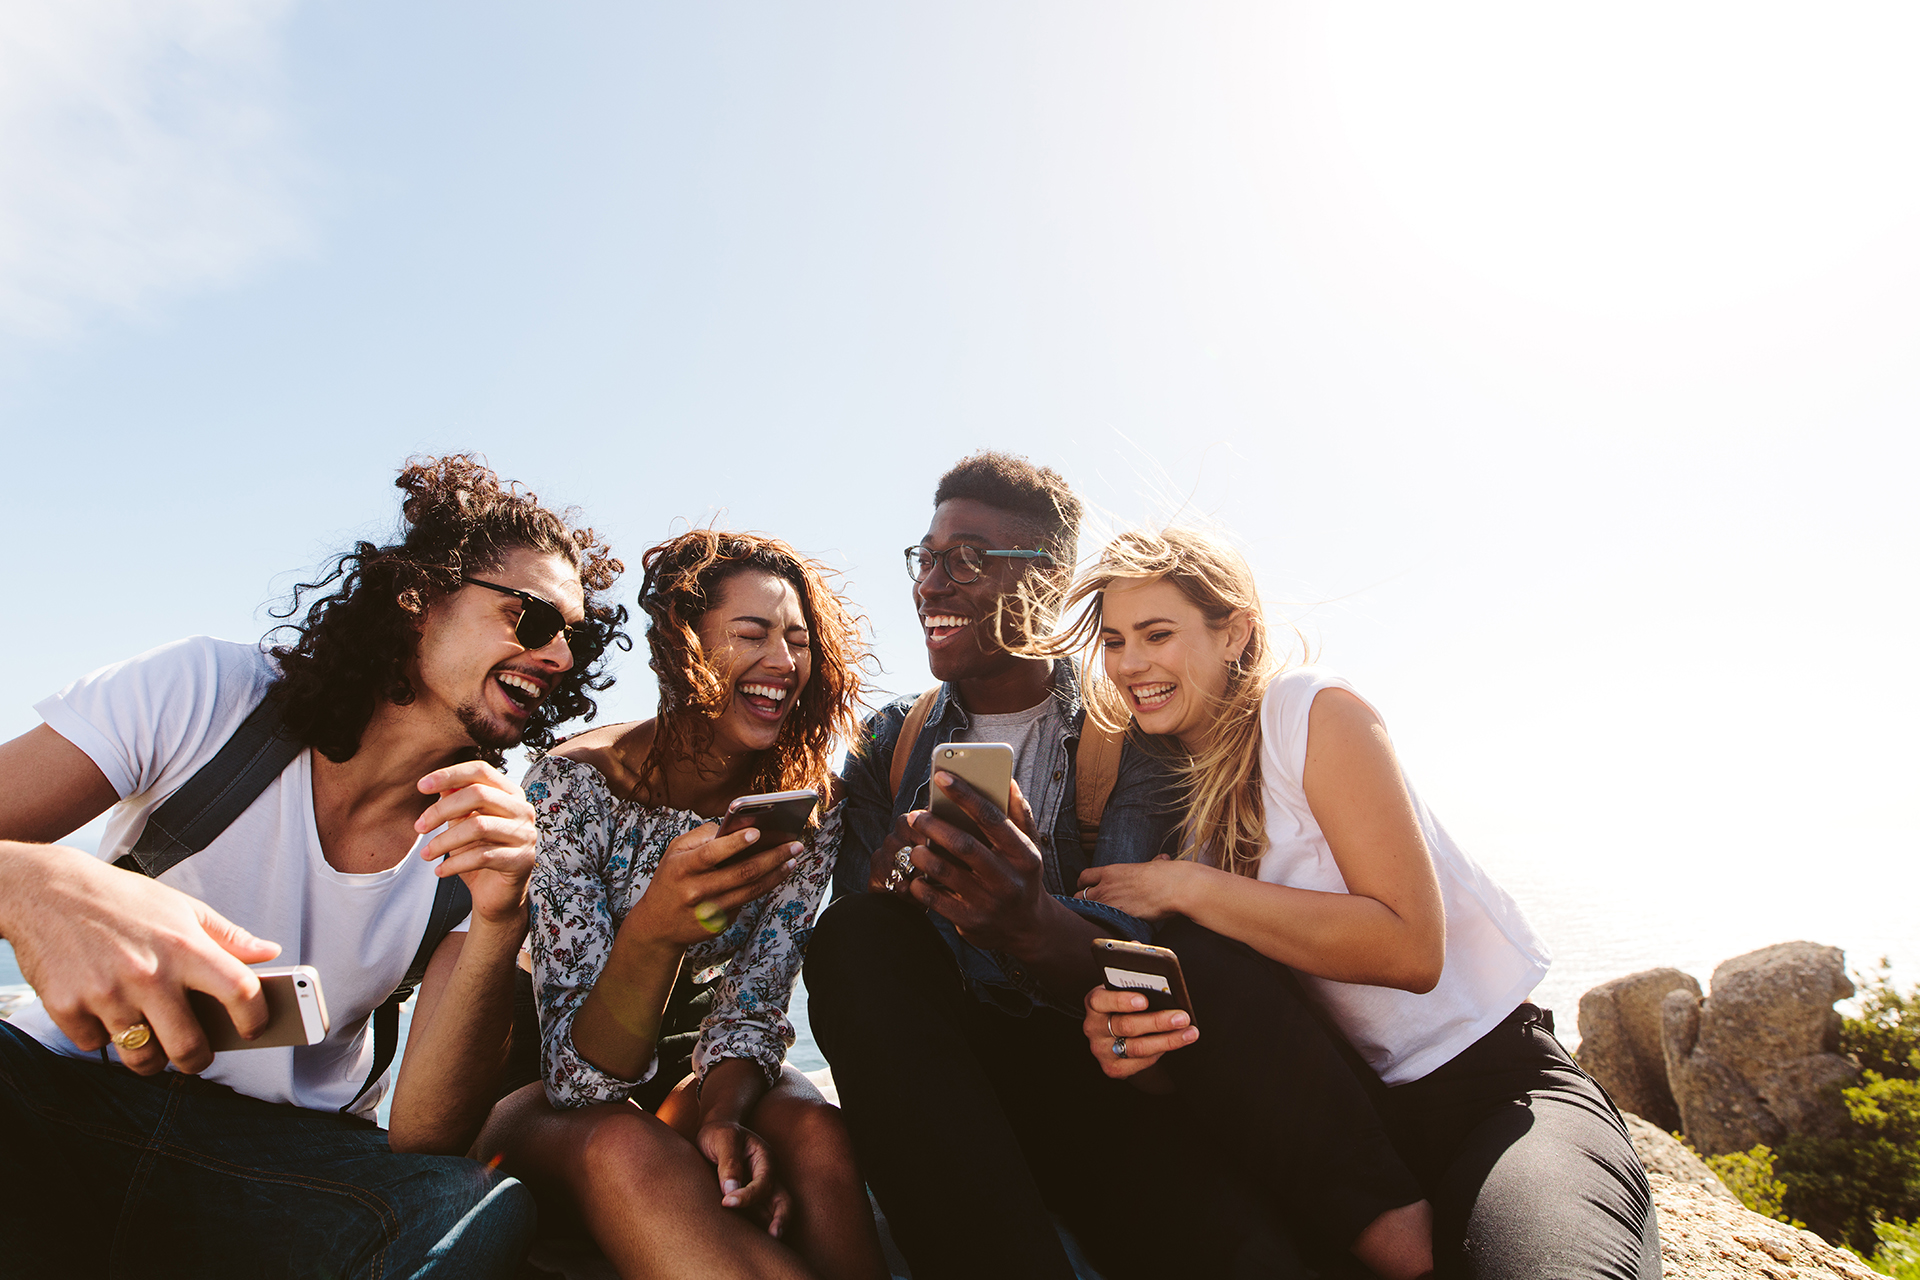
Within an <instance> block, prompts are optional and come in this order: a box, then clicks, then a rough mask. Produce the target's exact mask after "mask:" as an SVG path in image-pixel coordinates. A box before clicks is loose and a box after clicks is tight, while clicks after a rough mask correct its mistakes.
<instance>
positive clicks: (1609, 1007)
mask: <svg viewBox="0 0 1920 1280" xmlns="http://www.w3.org/2000/svg"><path fill="white" fill-rule="evenodd" d="M1669 991H1686V992H1688V993H1689V994H1691V995H1692V996H1693V997H1694V998H1695V999H1696V1000H1697V999H1698V998H1699V995H1700V983H1699V981H1698V980H1696V979H1695V978H1694V976H1693V975H1692V974H1690V973H1684V972H1682V971H1681V970H1679V969H1647V970H1643V971H1642V972H1640V973H1630V974H1628V975H1627V976H1626V977H1624V978H1615V979H1614V980H1613V981H1611V982H1603V983H1601V984H1600V985H1599V986H1597V987H1595V988H1594V989H1593V990H1591V991H1589V992H1587V994H1585V995H1583V996H1581V997H1580V1052H1579V1055H1578V1056H1579V1059H1580V1066H1581V1068H1582V1069H1583V1070H1585V1071H1586V1073H1587V1074H1588V1075H1590V1076H1592V1077H1593V1078H1594V1079H1595V1080H1598V1081H1599V1082H1600V1087H1601V1088H1603V1089H1605V1090H1606V1091H1607V1093H1608V1094H1609V1095H1611V1096H1612V1098H1613V1101H1614V1103H1615V1105H1617V1106H1618V1107H1619V1108H1620V1109H1621V1110H1622V1111H1631V1112H1633V1113H1634V1114H1635V1115H1640V1116H1645V1117H1647V1119H1649V1120H1651V1121H1652V1122H1653V1123H1654V1124H1656V1125H1658V1126H1660V1127H1661V1128H1662V1129H1678V1128H1679V1127H1680V1110H1679V1108H1678V1106H1676V1105H1675V1103H1674V1100H1673V1090H1672V1089H1670V1088H1669V1087H1668V1086H1667V1063H1666V1053H1665V1050H1664V1049H1663V1048H1662V1047H1661V1045H1662V1039H1661V1024H1660V1002H1661V1001H1663V1000H1665V999H1666V997H1667V993H1668V992H1669Z"/></svg>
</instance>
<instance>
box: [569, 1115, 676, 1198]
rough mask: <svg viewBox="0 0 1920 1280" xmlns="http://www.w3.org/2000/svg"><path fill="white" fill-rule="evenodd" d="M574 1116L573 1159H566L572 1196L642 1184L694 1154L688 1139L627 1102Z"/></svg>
mask: <svg viewBox="0 0 1920 1280" xmlns="http://www.w3.org/2000/svg"><path fill="white" fill-rule="evenodd" d="M576 1114H577V1115H578V1119H577V1120H575V1121H574V1128H575V1132H574V1135H573V1138H574V1142H573V1146H574V1158H573V1159H572V1160H571V1161H569V1164H570V1166H571V1174H572V1180H573V1182H574V1191H575V1193H576V1194H579V1195H585V1194H586V1193H587V1192H589V1191H590V1190H591V1189H593V1188H594V1187H602V1188H609V1187H611V1188H631V1187H633V1186H636V1185H644V1183H645V1182H646V1181H647V1180H650V1179H653V1178H657V1177H659V1176H661V1175H662V1174H663V1173H664V1172H665V1171H666V1170H667V1169H669V1168H671V1167H672V1166H673V1165H674V1164H675V1163H676V1162H684V1161H685V1159H686V1158H687V1157H688V1156H689V1155H692V1154H694V1153H693V1148H692V1147H691V1146H689V1145H688V1144H687V1141H686V1139H684V1138H682V1137H681V1136H680V1135H679V1134H677V1133H675V1132H674V1131H673V1130H672V1129H669V1128H668V1127H667V1126H666V1125H665V1124H664V1123H662V1122H661V1121H659V1120H657V1119H655V1118H654V1117H653V1116H650V1115H648V1114H647V1113H646V1112H644V1111H641V1110H640V1109H639V1108H637V1107H634V1106H630V1105H628V1104H627V1103H609V1104H606V1105H604V1106H598V1107H591V1108H587V1109H585V1110H582V1111H580V1112H578V1113H576Z"/></svg>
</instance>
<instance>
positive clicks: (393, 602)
mask: <svg viewBox="0 0 1920 1280" xmlns="http://www.w3.org/2000/svg"><path fill="white" fill-rule="evenodd" d="M394 484H395V485H396V486H397V487H398V488H399V489H400V490H401V491H402V492H404V493H405V494H406V495H407V496H406V499H405V501H404V502H403V503H402V504H401V508H400V510H401V518H402V521H403V524H404V527H405V532H404V533H403V535H402V537H401V540H400V541H399V542H396V543H392V544H390V545H388V546H383V547H382V546H375V545H374V544H373V543H371V542H359V543H355V544H354V548H353V550H351V551H349V552H347V553H345V554H344V555H341V556H339V557H338V558H336V559H335V560H334V561H333V562H332V565H331V567H330V569H329V571H328V572H327V573H326V574H324V575H323V576H322V577H320V578H319V579H318V580H317V581H314V582H303V583H301V584H300V585H299V586H297V587H295V588H294V591H293V599H292V600H291V601H289V602H288V604H287V607H286V610H285V611H284V612H281V611H279V610H275V612H274V616H275V617H279V618H291V617H293V616H294V614H295V613H296V612H298V611H299V608H300V603H301V598H302V597H303V596H306V595H307V594H308V593H310V592H315V591H322V590H326V591H327V593H326V594H325V595H323V596H321V597H320V598H319V599H317V600H315V601H313V603H312V604H311V605H310V606H309V607H308V609H307V611H306V618H305V620H304V621H302V622H298V623H293V622H289V623H284V624H282V625H281V626H279V627H276V628H274V630H273V632H270V633H269V638H271V637H272V636H273V635H275V634H278V633H280V632H284V631H292V632H294V633H295V638H294V639H293V641H292V642H291V643H288V644H280V645H275V646H274V647H273V650H272V653H273V656H274V658H275V660H276V661H278V663H279V664H280V678H279V679H278V680H277V681H276V682H275V684H274V687H273V689H272V691H271V693H270V695H269V696H271V697H274V698H276V699H278V700H279V702H280V707H281V719H282V721H283V722H284V723H285V724H286V726H287V727H288V728H289V729H291V730H292V731H293V732H294V734H295V735H297V736H298V737H299V739H300V740H301V741H302V742H305V743H307V744H308V745H309V746H311V747H313V748H314V749H315V750H317V751H320V752H321V753H323V754H324V755H325V756H326V757H327V758H328V759H329V760H334V761H342V760H346V759H349V758H350V757H351V756H352V755H353V754H354V752H356V751H358V750H359V749H360V737H361V735H362V734H363V733H365V732H366V728H367V722H368V721H369V720H371V719H372V718H373V713H374V711H375V710H376V709H377V708H378V707H379V705H380V704H381V702H382V701H386V702H391V703H393V704H395V705H396V706H406V705H408V704H409V703H411V702H412V701H413V699H414V690H413V685H412V684H411V683H410V682H409V681H408V680H407V666H408V664H409V662H410V661H411V660H412V658H413V656H414V653H415V651H416V649H417V647H418V645H419V639H420V633H419V630H418V628H419V624H420V620H421V619H422V618H423V617H425V616H426V613H427V610H428V608H429V607H430V606H431V605H432V604H433V602H434V601H435V600H438V599H439V598H441V597H442V596H445V595H448V594H449V593H451V592H454V591H458V590H460V586H461V583H460V579H461V576H462V575H463V574H469V573H484V572H486V571H488V570H490V569H497V568H498V567H499V566H500V564H501V562H502V561H503V560H504V559H505V558H506V556H507V555H508V554H509V553H510V552H512V551H514V550H516V549H518V548H525V549H527V550H529V551H535V552H539V553H540V554H542V555H554V556H559V557H560V558H561V559H563V560H565V561H566V562H567V563H568V564H570V565H572V566H573V567H574V568H575V569H577V570H579V573H580V583H581V586H582V587H584V588H585V592H586V614H587V616H586V621H585V622H584V623H582V624H576V625H575V626H574V628H573V632H574V635H575V637H576V639H575V640H574V642H573V647H574V649H575V653H576V658H577V657H578V655H582V654H589V655H592V656H591V658H590V660H587V661H579V660H576V661H575V663H574V665H573V666H572V667H570V668H568V669H567V671H566V672H564V673H563V674H562V675H561V676H560V678H559V679H558V680H557V681H556V682H555V683H554V687H553V690H552V692H551V693H550V694H549V695H548V696H547V698H546V699H545V700H544V701H542V702H541V703H540V705H539V706H538V707H537V708H535V710H534V712H533V714H532V716H530V717H529V718H528V720H527V725H526V729H525V731H524V732H523V733H522V735H521V741H522V742H523V743H525V744H526V745H527V746H530V747H534V748H536V749H538V748H544V747H546V746H548V745H550V744H551V743H552V741H553V737H554V734H553V730H554V727H555V726H556V725H560V724H564V723H566V722H567V721H569V720H572V719H574V718H575V717H576V716H584V717H585V718H586V719H588V720H591V719H593V717H594V702H593V699H592V697H590V696H589V694H590V693H597V692H599V691H601V690H603V689H606V688H607V687H608V686H610V685H612V683H613V677H612V676H610V675H608V674H606V657H605V654H606V651H607V649H608V648H610V647H611V646H614V645H618V646H619V647H621V648H622V649H630V648H632V647H633V641H632V640H631V639H630V638H629V637H628V636H627V634H626V633H625V632H624V631H622V630H621V629H620V628H621V625H622V624H623V623H625V622H626V620H627V611H626V609H625V608H624V607H622V606H619V605H608V604H606V603H604V602H602V601H599V600H597V599H595V593H596V592H600V591H604V590H606V589H607V588H608V587H610V586H612V585H613V581H614V579H615V578H617V577H618V576H619V575H620V573H621V571H622V570H623V569H624V568H625V566H624V565H622V564H621V563H620V562H619V561H618V560H616V559H614V558H613V555H612V553H611V551H610V550H609V548H608V547H607V545H606V544H605V543H604V542H602V541H601V540H600V539H599V538H598V537H597V536H596V535H595V534H594V532H593V530H592V529H588V528H584V527H581V526H580V525H578V524H577V523H576V520H577V517H578V513H577V512H575V511H573V510H566V511H558V512H556V511H552V510H549V509H548V508H546V507H543V506H541V505H540V500H539V498H537V497H536V496H535V495H534V494H531V493H528V492H526V491H524V490H522V489H521V488H520V486H519V485H517V484H514V483H512V482H508V483H507V484H505V485H502V484H501V482H500V478H499V477H498V476H497V475H495V474H494V473H493V471H492V470H491V469H489V468H488V467H487V465H486V463H485V462H484V461H482V460H481V459H480V458H479V457H478V456H476V455H474V454H470V453H456V454H450V455H448V456H447V457H444V458H410V459H408V461H407V465H406V466H405V467H403V468H401V471H400V476H399V478H398V479H397V480H395V481H394ZM328 588H331V590H327V589H328ZM478 754H479V756H480V758H482V759H485V760H487V761H489V762H490V763H492V764H494V765H496V766H498V765H499V764H500V763H501V753H500V751H499V749H498V748H491V747H481V748H480V749H479V752H478Z"/></svg>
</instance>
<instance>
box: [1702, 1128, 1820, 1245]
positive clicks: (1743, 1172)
mask: <svg viewBox="0 0 1920 1280" xmlns="http://www.w3.org/2000/svg"><path fill="white" fill-rule="evenodd" d="M1706 1161H1707V1168H1709V1169H1711V1170H1713V1172H1714V1174H1715V1175H1716V1176H1717V1177H1719V1179H1720V1181H1722V1182H1724V1183H1725V1184H1726V1185H1727V1190H1729V1191H1731V1192H1733V1194H1734V1195H1735V1196H1736V1197H1737V1198H1738V1199H1739V1201H1740V1203H1741V1204H1743V1205H1745V1206H1747V1208H1749V1209H1751V1210H1753V1211H1754V1212H1755V1213H1763V1214H1765V1215H1766V1216H1767V1217H1769V1218H1778V1219H1780V1221H1782V1222H1786V1221H1788V1220H1789V1219H1788V1218H1787V1217H1786V1215H1785V1214H1783V1213H1782V1212H1781V1207H1782V1205H1781V1202H1782V1201H1783V1200H1784V1199H1785V1198H1786V1194H1787V1184H1786V1183H1784V1182H1782V1181H1780V1179H1779V1178H1777V1177H1775V1176H1774V1155H1773V1149H1772V1148H1771V1147H1769V1146H1767V1145H1766V1144H1765V1143H1761V1144H1760V1145H1759V1146H1757V1147H1755V1148H1754V1149H1753V1150H1751V1151H1734V1152H1730V1153H1728V1154H1727V1155H1724V1156H1708V1157H1706ZM1795 1225H1798V1224H1797V1223H1796V1224H1795Z"/></svg>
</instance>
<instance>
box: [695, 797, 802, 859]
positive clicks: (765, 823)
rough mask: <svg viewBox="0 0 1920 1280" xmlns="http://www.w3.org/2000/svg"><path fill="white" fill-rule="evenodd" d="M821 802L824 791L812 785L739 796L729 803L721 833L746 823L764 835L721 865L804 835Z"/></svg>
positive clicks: (739, 827) (746, 825)
mask: <svg viewBox="0 0 1920 1280" xmlns="http://www.w3.org/2000/svg"><path fill="white" fill-rule="evenodd" d="M819 803H820V793H819V792H817V791H813V790H810V789H809V790H801V791H775V792H769V793H768V794H766V795H757V796H738V797H736V798H735V799H734V800H733V802H732V803H731V804H729V805H728V806H727V816H726V817H725V818H723V819H721V821H720V831H719V834H720V835H726V834H728V833H729V832H733V831H738V830H740V829H741V828H742V827H758V828H760V839H759V840H758V841H756V842H755V843H754V844H753V845H752V846H750V847H748V848H745V849H742V850H741V851H740V852H739V853H736V854H734V855H733V856H732V857H731V858H728V859H727V860H726V862H723V863H721V864H720V865H722V866H726V865H728V864H729V863H734V862H738V861H740V859H742V858H750V857H752V856H753V855H754V854H756V853H760V852H763V851H764V850H767V849H771V848H772V847H773V846H774V845H776V844H786V843H788V842H789V841H793V840H798V839H800V838H801V837H802V836H804V835H805V834H806V831H807V820H808V819H809V818H811V817H812V816H813V810H814V806H815V805H817V804H819Z"/></svg>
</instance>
